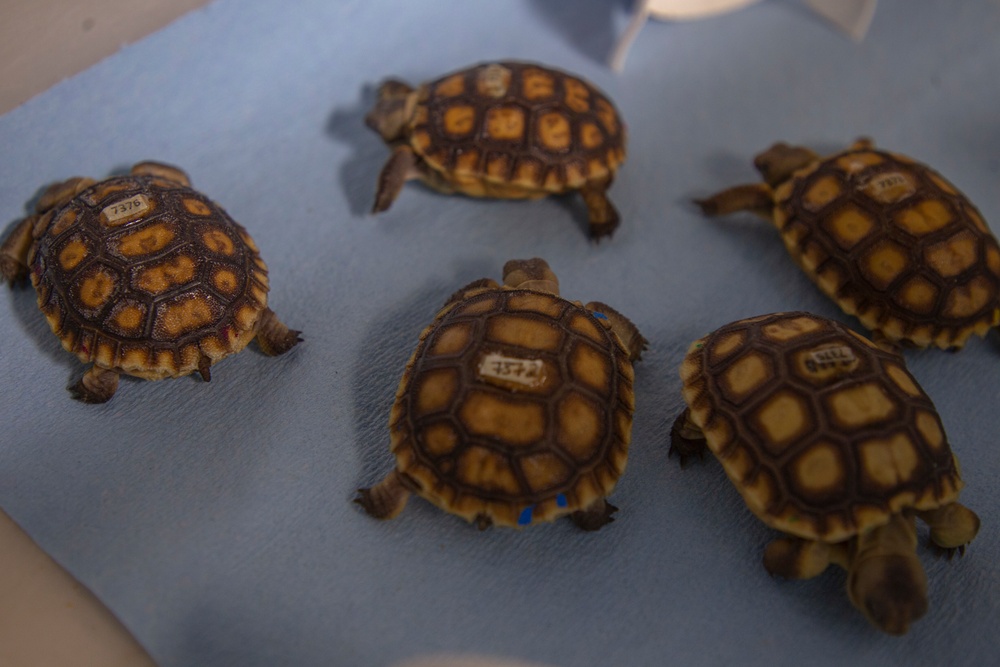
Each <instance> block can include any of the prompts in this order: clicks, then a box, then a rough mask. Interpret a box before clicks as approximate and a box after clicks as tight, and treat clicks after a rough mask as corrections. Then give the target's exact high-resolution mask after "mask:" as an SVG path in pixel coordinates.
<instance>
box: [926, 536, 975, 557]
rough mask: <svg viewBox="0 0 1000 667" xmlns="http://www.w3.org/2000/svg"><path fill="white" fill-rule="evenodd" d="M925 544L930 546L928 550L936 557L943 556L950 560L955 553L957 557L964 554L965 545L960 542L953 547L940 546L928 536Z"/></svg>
mask: <svg viewBox="0 0 1000 667" xmlns="http://www.w3.org/2000/svg"><path fill="white" fill-rule="evenodd" d="M927 546H928V547H930V550H931V551H932V552H933V553H934V555H936V556H937V557H938V558H944V559H945V560H948V561H951V559H953V558H954V557H955V554H956V553H957V554H958V557H959V558H961V557H963V556H965V547H966V546H967V545H965V544H962V545H960V546H957V547H953V548H948V547H942V546H941V545H940V544H938V543H937V542H935V541H934V540H932V539H930V538H928V539H927Z"/></svg>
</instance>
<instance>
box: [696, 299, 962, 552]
mask: <svg viewBox="0 0 1000 667" xmlns="http://www.w3.org/2000/svg"><path fill="white" fill-rule="evenodd" d="M680 374H681V379H682V380H683V383H684V385H683V389H682V391H683V395H684V399H685V401H686V402H687V404H688V406H689V411H690V412H689V414H690V418H691V420H692V421H693V422H694V423H695V424H696V425H697V426H698V427H699V428H700V429H701V430H702V432H703V433H704V436H705V438H706V440H707V444H708V448H709V449H710V450H711V451H712V453H714V454H715V456H716V457H717V458H718V459H719V461H721V462H722V465H723V467H724V468H725V470H726V473H727V475H728V476H729V478H730V480H731V481H732V482H733V484H734V485H735V486H736V488H737V489H739V492H740V494H741V495H742V496H743V499H744V500H745V501H746V503H747V505H748V506H749V507H750V509H751V510H752V511H753V512H754V514H756V515H757V516H758V517H760V518H761V519H762V520H763V521H764V522H765V523H767V524H768V525H769V526H771V527H773V528H776V529H778V530H781V531H784V532H786V533H791V534H793V535H797V536H799V537H802V538H806V539H813V540H824V541H827V542H838V541H841V540H844V539H847V538H849V537H851V536H852V535H855V534H857V533H860V532H864V531H866V530H867V529H869V528H871V527H874V526H877V525H881V524H884V523H886V522H888V521H889V519H890V517H891V516H892V515H893V514H895V513H898V512H900V511H902V510H904V509H906V508H915V509H920V510H924V509H933V508H935V507H939V506H941V505H943V504H946V503H948V502H951V501H953V500H955V499H956V498H957V496H958V492H959V490H960V489H961V487H962V481H961V479H960V478H959V472H958V467H957V464H956V461H955V458H954V456H953V455H952V452H951V449H950V447H949V445H948V441H947V439H946V437H945V435H944V430H943V429H942V427H941V422H940V419H939V417H938V414H937V411H936V410H935V408H934V405H933V403H931V400H930V399H929V398H928V397H927V395H926V394H925V393H924V391H923V390H922V389H921V388H920V385H919V384H918V383H917V381H916V380H915V379H914V378H913V376H912V375H910V373H909V372H908V371H907V370H906V367H905V366H904V363H903V360H902V358H901V357H900V356H898V355H896V354H893V353H891V352H887V351H884V350H881V349H879V348H877V347H876V346H875V345H874V344H872V343H871V342H869V341H868V340H867V339H865V338H863V337H861V336H859V335H857V334H855V333H854V332H853V331H851V330H849V329H848V328H847V327H845V326H843V325H841V324H839V323H836V322H833V321H831V320H827V319H825V318H821V317H817V316H815V315H811V314H809V313H803V312H790V313H776V314H772V315H766V316H762V317H757V318H752V319H747V320H741V321H738V322H733V323H731V324H728V325H726V326H724V327H722V328H720V329H718V330H717V331H715V332H713V333H711V334H709V335H707V336H705V337H703V338H701V339H699V340H697V341H695V342H694V343H693V344H692V345H691V347H690V348H689V350H688V353H687V355H686V357H685V359H684V361H683V363H682V365H681V370H680Z"/></svg>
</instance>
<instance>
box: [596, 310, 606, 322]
mask: <svg viewBox="0 0 1000 667" xmlns="http://www.w3.org/2000/svg"><path fill="white" fill-rule="evenodd" d="M594 317H596V318H597V319H599V320H606V319H608V316H607V315H605V314H604V313H599V312H597V311H596V310H595V311H594Z"/></svg>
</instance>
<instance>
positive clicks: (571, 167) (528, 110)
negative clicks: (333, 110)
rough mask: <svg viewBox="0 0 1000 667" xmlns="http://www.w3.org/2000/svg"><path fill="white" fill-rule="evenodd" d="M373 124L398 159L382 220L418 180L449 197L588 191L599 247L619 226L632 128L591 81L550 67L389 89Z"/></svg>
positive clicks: (383, 198)
mask: <svg viewBox="0 0 1000 667" xmlns="http://www.w3.org/2000/svg"><path fill="white" fill-rule="evenodd" d="M366 123H367V124H368V126H369V127H370V128H372V129H373V130H375V131H376V132H378V133H379V134H380V135H381V136H382V138H383V139H384V140H385V141H386V143H387V144H389V146H391V147H392V149H393V150H392V156H391V157H390V158H389V160H388V162H386V165H385V167H383V169H382V173H381V174H380V175H379V179H378V192H377V194H376V195H375V206H374V212H375V213H379V212H381V211H385V210H386V209H388V208H389V206H391V205H392V202H393V201H394V200H395V199H396V197H397V195H399V192H400V190H401V189H402V187H403V183H404V182H405V181H407V180H409V179H412V178H419V179H421V180H423V181H424V182H425V183H426V184H427V185H429V186H430V187H432V188H434V189H435V190H439V191H441V192H445V193H454V192H460V193H463V194H466V195H471V196H473V197H500V198H505V199H535V198H538V197H544V196H546V195H550V194H564V193H568V192H573V191H577V190H578V191H579V192H580V194H581V195H582V196H583V201H584V203H585V204H586V206H587V211H588V214H589V218H590V235H591V237H592V238H595V239H600V238H601V237H604V236H609V235H610V234H611V233H612V232H614V231H615V228H617V227H618V221H619V219H618V212H617V211H616V210H615V207H614V206H612V204H611V202H610V201H609V200H608V197H607V189H608V188H609V187H610V186H611V181H612V180H613V178H614V175H615V171H617V169H618V167H619V166H620V165H621V163H622V162H623V161H624V160H625V125H624V123H622V121H621V118H620V117H619V115H618V111H617V110H616V109H615V107H614V105H613V104H612V103H611V101H610V100H609V99H608V98H607V97H606V96H605V95H604V94H603V93H601V92H600V91H599V90H597V89H596V88H595V87H594V86H592V85H591V84H590V83H588V82H586V81H584V80H583V79H580V78H578V77H575V76H572V75H570V74H567V73H565V72H560V71H559V70H555V69H552V68H549V67H545V66H543V65H537V64H533V63H522V62H499V63H483V64H480V65H475V66H473V67H470V68H468V69H464V70H461V71H458V72H453V73H451V74H448V75H446V76H444V77H442V78H440V79H437V80H436V81H431V82H429V83H424V84H422V85H421V86H419V87H418V88H416V89H413V88H411V87H410V86H409V85H407V84H406V83H403V82H401V81H396V80H388V81H386V82H384V83H383V84H382V85H381V87H380V88H379V91H378V102H377V103H376V104H375V106H374V108H373V109H372V110H371V112H370V113H369V114H368V116H367V118H366Z"/></svg>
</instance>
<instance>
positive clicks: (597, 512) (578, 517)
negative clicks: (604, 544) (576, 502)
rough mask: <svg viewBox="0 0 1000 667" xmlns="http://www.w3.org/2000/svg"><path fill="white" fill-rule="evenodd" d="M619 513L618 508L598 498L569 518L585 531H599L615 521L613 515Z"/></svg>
mask: <svg viewBox="0 0 1000 667" xmlns="http://www.w3.org/2000/svg"><path fill="white" fill-rule="evenodd" d="M617 511H618V508H617V507H615V506H614V505H612V504H611V503H609V502H608V501H607V500H605V499H604V498H598V499H597V500H595V501H594V502H592V503H590V505H588V506H587V507H584V508H583V509H582V510H577V511H575V512H573V513H572V514H570V515H569V518H570V519H572V521H573V523H575V524H576V525H577V526H579V527H580V528H582V529H584V530H597V529H598V528H601V527H603V526H606V525H608V524H609V523H611V522H612V521H614V518H613V517H612V516H611V515H612V514H614V513H615V512H617Z"/></svg>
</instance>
